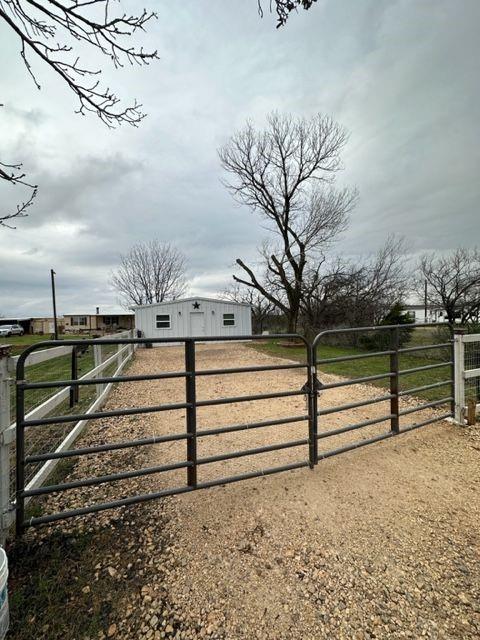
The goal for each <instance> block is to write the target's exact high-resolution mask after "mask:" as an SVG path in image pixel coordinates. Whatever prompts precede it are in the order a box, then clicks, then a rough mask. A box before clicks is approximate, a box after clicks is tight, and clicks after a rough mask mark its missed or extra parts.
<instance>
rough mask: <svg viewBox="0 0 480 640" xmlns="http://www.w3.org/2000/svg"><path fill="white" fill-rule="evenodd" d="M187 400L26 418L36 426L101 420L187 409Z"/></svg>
mask: <svg viewBox="0 0 480 640" xmlns="http://www.w3.org/2000/svg"><path fill="white" fill-rule="evenodd" d="M188 406H189V405H188V403H187V402H178V403H175V404H159V405H152V406H151V407H138V408H135V409H116V410H113V409H112V410H111V411H98V412H95V413H77V414H76V415H73V414H72V415H68V416H53V417H51V418H42V419H38V420H26V421H24V425H25V426H26V427H36V426H39V425H42V424H60V423H62V422H79V421H80V420H100V419H101V418H116V417H118V416H134V415H136V414H137V413H155V412H156V411H176V410H177V409H187V408H188Z"/></svg>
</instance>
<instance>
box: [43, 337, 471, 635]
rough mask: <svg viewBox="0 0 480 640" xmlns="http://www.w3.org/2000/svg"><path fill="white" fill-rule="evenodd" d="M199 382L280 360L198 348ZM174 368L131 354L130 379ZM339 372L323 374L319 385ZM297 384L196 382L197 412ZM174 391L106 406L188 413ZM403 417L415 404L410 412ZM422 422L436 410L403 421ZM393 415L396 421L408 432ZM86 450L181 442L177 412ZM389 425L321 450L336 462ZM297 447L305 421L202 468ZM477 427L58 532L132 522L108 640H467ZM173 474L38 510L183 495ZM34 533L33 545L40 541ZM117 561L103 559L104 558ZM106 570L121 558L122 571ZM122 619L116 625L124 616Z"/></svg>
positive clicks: (131, 393) (259, 433)
mask: <svg viewBox="0 0 480 640" xmlns="http://www.w3.org/2000/svg"><path fill="white" fill-rule="evenodd" d="M197 351H198V353H197V368H198V369H201V368H219V367H233V366H242V365H243V366H245V365H246V364H265V363H268V362H272V361H275V360H274V359H272V358H271V357H269V356H267V355H265V354H262V353H259V352H257V351H254V350H253V349H250V348H249V347H248V346H246V345H242V344H210V345H200V346H199V347H198V348H197ZM182 368H183V350H182V349H180V348H177V347H171V348H157V349H152V350H139V351H138V352H137V356H136V359H135V361H134V363H133V365H132V367H131V369H130V372H132V373H143V372H149V373H150V372H152V371H155V370H165V371H168V370H170V371H176V370H181V369H182ZM334 379H336V378H335V377H334V376H327V375H325V376H322V380H325V381H331V380H334ZM304 382H305V372H304V371H303V370H298V369H297V370H293V371H278V372H267V373H261V374H260V373H256V374H241V375H240V374H239V375H235V376H211V377H210V376H208V377H203V378H199V379H198V392H197V395H198V398H199V399H206V398H212V397H223V396H230V395H242V394H248V393H268V392H270V391H275V390H289V389H292V390H293V389H300V388H301V387H302V385H303V384H304ZM184 384H185V383H184V381H183V380H163V381H154V382H138V383H128V384H125V385H122V386H121V387H119V388H117V389H116V390H115V391H114V393H113V394H112V396H111V397H110V400H109V403H108V406H110V407H120V406H122V407H125V406H140V405H146V404H159V403H163V402H179V401H182V398H183V392H184ZM381 393H382V391H381V390H379V389H376V388H373V387H369V386H363V385H362V386H361V385H357V386H354V387H347V388H339V389H334V390H329V391H328V392H327V393H325V395H324V396H323V397H322V400H321V403H322V406H329V405H330V404H335V403H339V404H343V403H346V402H354V401H356V400H360V399H364V398H366V397H374V396H377V395H379V394H381ZM404 402H405V403H407V404H408V403H412V402H413V400H412V399H405V400H404ZM304 413H305V401H304V399H303V397H301V396H299V397H290V398H282V399H278V400H274V401H258V402H245V403H238V404H236V405H217V406H213V407H208V408H203V409H200V410H199V425H198V428H199V429H202V428H210V427H220V426H225V425H228V424H232V423H245V422H249V421H258V420H263V419H269V418H276V417H279V416H287V415H301V414H304ZM388 413H389V407H388V403H379V404H375V405H371V406H369V407H362V408H359V409H356V410H355V411H350V412H343V413H341V414H334V415H332V416H327V417H325V418H324V419H322V420H321V425H320V428H321V429H324V430H327V429H328V430H330V429H333V428H337V427H339V426H342V425H344V424H349V423H353V422H360V421H363V420H368V419H370V418H373V417H376V416H382V415H386V414H388ZM414 415H415V418H413V420H416V421H420V420H425V419H427V418H428V417H433V416H435V415H436V414H435V412H432V411H430V410H429V411H423V412H421V413H419V414H414ZM407 418H410V420H408V421H407V419H405V422H404V424H405V425H406V424H409V423H411V422H412V416H408V417H407ZM102 422H103V423H102V424H101V425H97V427H96V428H95V429H94V428H92V427H90V429H89V431H88V433H87V434H86V435H85V436H84V437H83V438H82V442H81V446H83V445H85V444H93V443H101V442H108V441H113V440H116V441H118V440H122V439H123V438H125V439H126V438H127V437H128V438H132V437H134V438H136V437H146V436H149V435H151V434H166V433H175V432H181V431H183V430H184V423H185V415H184V412H183V411H178V412H165V413H158V414H151V415H146V416H137V417H134V418H131V417H123V418H120V419H116V420H112V419H109V420H104V421H102ZM388 428H389V426H388V423H382V424H381V425H380V426H374V427H368V428H366V429H362V430H360V431H356V432H355V433H353V434H342V435H341V436H336V437H335V438H332V439H331V440H332V442H331V443H328V444H327V443H326V441H325V440H321V441H320V445H321V447H322V448H328V449H330V448H335V447H337V446H341V445H343V444H346V443H347V442H350V441H352V439H359V438H361V437H369V436H372V435H375V434H377V433H380V432H381V431H382V430H383V431H385V430H387V429H388ZM306 437H307V423H306V422H301V423H295V424H290V425H283V426H278V427H267V428H262V429H254V430H251V431H250V430H249V431H243V432H239V433H230V434H222V435H221V436H212V437H206V438H202V439H201V440H200V441H199V451H198V455H199V456H207V455H214V454H217V453H223V452H227V451H234V450H238V449H247V448H251V447H258V446H263V445H266V444H272V443H275V442H284V441H286V440H295V439H301V438H306ZM479 450H480V446H479V438H478V430H475V428H472V429H470V430H467V429H460V428H459V427H456V426H453V425H451V424H449V423H447V422H444V421H443V422H436V423H434V424H432V425H430V426H427V427H425V428H424V429H419V430H418V431H414V432H411V433H409V434H405V435H403V436H400V437H398V438H394V439H390V440H386V441H384V442H381V443H378V444H374V445H371V446H369V447H365V448H361V449H358V450H355V451H352V452H349V453H345V454H343V455H340V456H335V457H333V458H329V459H326V460H324V461H321V462H320V463H319V465H318V466H317V467H316V468H315V470H314V471H311V470H309V469H308V468H306V469H300V470H297V471H291V472H288V473H281V474H277V475H273V476H268V477H261V478H257V479H254V480H249V481H244V482H240V483H236V484H230V485H224V486H220V487H216V488H213V489H209V490H205V491H200V492H194V493H191V494H185V495H180V496H176V497H173V498H167V499H164V500H162V501H155V502H152V503H148V504H145V505H139V506H137V507H135V508H133V509H130V510H124V511H120V510H117V511H116V512H113V513H112V512H104V513H102V514H101V515H97V516H89V517H87V518H83V519H82V521H81V523H80V524H79V521H78V520H77V521H70V523H69V524H68V525H65V523H59V524H57V525H56V526H57V527H62V526H69V527H74V528H75V527H77V528H78V527H80V528H83V527H88V526H90V525H89V522H92V521H93V520H94V521H95V523H96V526H98V523H99V522H103V523H108V522H110V519H111V518H117V519H118V518H121V519H122V518H123V519H127V520H128V518H129V517H130V515H129V514H132V513H138V512H140V511H141V513H142V520H141V521H142V522H143V525H142V529H141V530H139V531H138V534H137V536H135V538H134V539H132V541H131V549H132V557H133V556H136V562H137V563H138V564H139V566H141V567H142V573H141V575H143V576H144V584H143V586H142V589H141V590H140V592H138V593H132V596H131V600H130V601H129V602H128V603H124V604H123V606H122V610H121V611H117V612H114V613H113V615H112V619H111V621H110V622H111V623H112V624H111V626H110V627H109V628H108V629H106V630H105V635H109V636H110V637H113V636H115V637H116V638H125V639H126V638H129V639H131V638H137V637H138V638H143V637H145V638H152V639H153V640H156V639H158V638H164V637H167V638H168V637H178V638H196V637H211V638H231V639H245V640H246V639H251V638H269V639H273V638H275V639H277V638H278V639H284V638H285V639H287V638H292V639H293V638H295V639H296V638H329V639H331V638H332V639H333V638H335V639H337V638H345V639H347V638H348V639H350V638H354V639H356V638H358V639H363V638H420V637H427V638H436V639H437V638H442V639H443V638H445V639H447V638H462V639H468V638H478V637H480V600H479V586H480V585H479V560H480V558H479V546H478V542H479V522H480V517H479V516H480V509H479V506H480V505H479V498H478V491H479V489H480V474H479V471H478V461H479ZM307 456H308V451H307V447H306V446H302V447H296V448H292V449H286V450H282V451H279V452H275V453H269V454H262V455H261V456H253V457H251V456H250V457H244V458H238V459H235V460H230V461H223V462H219V463H215V464H211V465H204V466H202V467H200V469H199V480H200V481H203V480H208V479H212V478H218V477H224V476H227V475H231V474H235V473H242V472H245V471H250V470H253V469H258V468H261V467H262V466H264V467H267V466H275V465H282V464H287V463H290V462H294V461H302V460H306V459H307ZM184 458H185V443H184V442H183V441H182V442H174V443H168V444H161V445H155V446H154V447H145V448H143V449H142V450H141V451H139V452H138V453H137V454H135V456H133V455H132V451H129V450H124V451H119V452H114V453H109V454H102V455H101V456H97V457H95V458H90V459H87V458H83V459H81V460H80V462H79V463H78V465H77V466H76V468H75V469H74V470H73V473H72V474H71V478H75V477H85V475H89V476H90V475H99V474H105V473H109V472H114V471H116V470H119V469H129V468H138V465H139V464H140V463H141V464H142V466H154V465H158V464H163V463H167V462H174V461H179V460H182V459H184ZM185 476H186V471H185V470H184V469H183V470H175V471H172V472H168V473H164V474H156V475H150V476H146V477H144V478H140V479H135V480H129V481H127V482H122V483H117V484H115V485H101V486H100V487H96V488H84V489H79V490H74V491H71V492H69V493H68V495H67V494H61V495H58V496H52V497H51V498H49V500H48V503H47V506H48V510H54V509H58V508H60V509H64V508H70V507H72V506H74V505H77V504H81V505H82V506H83V505H84V504H86V503H89V502H99V501H103V500H109V499H112V498H115V497H123V496H125V495H128V494H129V493H134V492H150V491H155V490H159V489H161V488H164V487H171V486H175V485H183V484H184V483H185ZM42 535H45V533H44V534H42ZM109 562H110V563H112V562H115V558H114V557H113V559H112V558H111V559H109ZM118 562H120V560H119V559H118ZM125 611H127V614H125Z"/></svg>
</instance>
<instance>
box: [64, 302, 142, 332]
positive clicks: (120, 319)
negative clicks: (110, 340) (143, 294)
mask: <svg viewBox="0 0 480 640" xmlns="http://www.w3.org/2000/svg"><path fill="white" fill-rule="evenodd" d="M63 324H64V327H65V328H64V331H65V333H100V334H105V333H113V332H115V331H119V330H130V329H133V328H134V326H135V314H134V313H129V312H125V311H121V312H118V313H108V314H103V313H100V308H99V307H97V309H96V312H95V313H86V312H83V313H65V314H64V315H63Z"/></svg>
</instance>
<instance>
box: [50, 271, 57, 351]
mask: <svg viewBox="0 0 480 640" xmlns="http://www.w3.org/2000/svg"><path fill="white" fill-rule="evenodd" d="M55 275H56V274H55V271H54V270H53V269H50V278H51V281H52V302H53V331H54V336H55V340H58V326H57V301H56V300H55Z"/></svg>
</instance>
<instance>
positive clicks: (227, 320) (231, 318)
mask: <svg viewBox="0 0 480 640" xmlns="http://www.w3.org/2000/svg"><path fill="white" fill-rule="evenodd" d="M223 326H224V327H234V326H235V314H234V313H224V314H223Z"/></svg>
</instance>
